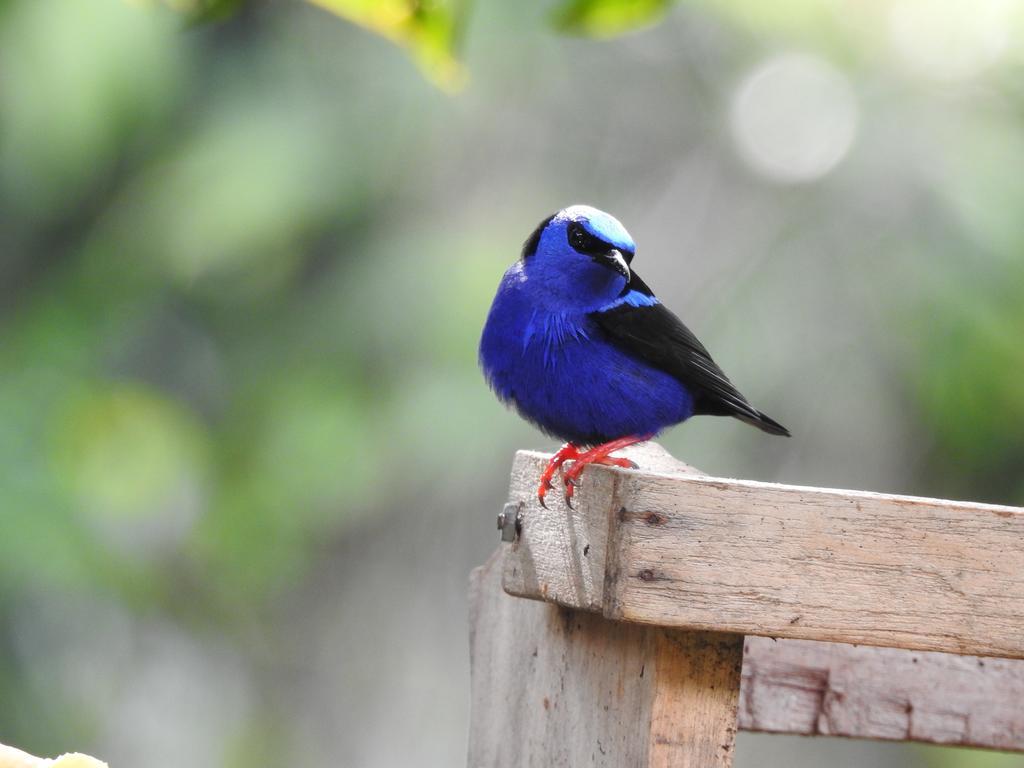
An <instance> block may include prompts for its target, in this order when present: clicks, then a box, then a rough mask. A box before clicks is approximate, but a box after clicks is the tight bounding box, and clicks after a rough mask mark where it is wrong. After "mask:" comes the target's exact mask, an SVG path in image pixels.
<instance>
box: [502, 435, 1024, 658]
mask: <svg viewBox="0 0 1024 768" xmlns="http://www.w3.org/2000/svg"><path fill="white" fill-rule="evenodd" d="M545 460H546V457H545V456H543V455H542V454H536V453H526V452H522V453H520V454H518V455H517V457H516V462H515V466H516V469H515V471H514V472H513V482H512V488H511V499H512V500H513V501H520V502H522V503H523V505H524V519H523V533H522V537H521V538H520V540H519V541H517V542H516V543H515V544H513V545H512V546H511V548H510V549H509V551H508V560H507V562H506V566H505V567H506V579H505V586H506V589H507V590H508V591H509V592H510V593H512V594H517V595H521V596H525V597H532V598H537V599H546V600H549V601H552V602H557V603H559V604H562V605H566V606H570V607H576V608H583V609H586V610H597V611H600V612H602V613H603V614H604V615H605V616H606V617H610V618H615V619H621V620H626V621H632V622H640V623H648V624H657V625H659V626H673V627H685V628H689V629H701V630H707V631H721V632H732V633H740V634H746V635H762V636H770V637H786V638H794V639H810V640H822V641H829V642H841V643H859V644H865V645H879V646H890V647H899V648H905V649H911V650H919V651H922V650H923V651H944V652H952V653H959V654H970V655H979V656H1003V657H1009V658H1021V657H1024V511H1022V510H1021V509H1018V508H1014V507H1002V506H996V505H986V504H971V503H962V502H950V501H939V500H932V499H919V498H913V497H906V496H892V495H886V494H875V493H865V492H857V491H837V490H828V489H817V488H802V487H795V486H784V485H775V484H771V483H758V482H752V481H743V480H722V479H717V478H709V477H703V476H699V475H687V474H685V473H684V470H682V469H679V468H678V466H676V468H675V469H672V466H671V465H670V467H669V471H665V470H664V469H663V468H662V469H659V468H658V467H657V466H654V467H652V466H650V465H648V464H645V463H644V462H643V461H640V462H638V463H640V464H641V467H643V469H642V470H639V471H629V470H615V469H610V468H605V467H588V468H587V471H586V473H585V474H584V476H583V485H582V487H581V488H580V489H579V490H578V495H579V502H578V505H577V506H578V509H579V510H580V511H577V512H568V511H567V510H566V508H565V506H564V504H562V502H561V500H559V499H555V500H554V501H555V503H554V504H553V505H552V506H553V509H552V510H550V511H547V510H544V509H543V508H541V507H540V506H539V505H538V504H537V502H536V499H535V497H534V493H535V490H536V478H537V477H538V475H539V472H540V471H541V468H542V466H543V464H544V461H545ZM666 461H667V460H666ZM652 470H653V471H652ZM688 471H690V472H692V471H693V470H688ZM554 495H555V494H552V496H554ZM584 511H585V512H584ZM588 545H590V546H589V549H588ZM553 553H554V554H553ZM567 563H568V564H569V565H568V566H567ZM574 563H575V565H574ZM574 568H575V570H574ZM599 573H603V575H604V580H603V584H601V586H600V587H598V578H597V574H599Z"/></svg>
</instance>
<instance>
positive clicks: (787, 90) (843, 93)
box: [731, 53, 857, 183]
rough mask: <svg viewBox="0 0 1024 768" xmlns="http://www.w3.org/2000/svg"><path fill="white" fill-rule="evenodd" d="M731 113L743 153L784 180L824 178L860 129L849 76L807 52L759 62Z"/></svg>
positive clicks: (754, 164)
mask: <svg viewBox="0 0 1024 768" xmlns="http://www.w3.org/2000/svg"><path fill="white" fill-rule="evenodd" d="M731 117H732V119H731V128H732V134H733V138H734V139H735V141H736V146H737V148H738V149H739V152H740V154H741V155H742V156H743V158H744V159H745V160H746V161H747V162H748V163H749V164H750V165H751V167H753V168H754V169H755V170H756V171H757V172H759V173H761V174H762V175H764V176H766V177H768V178H770V179H773V180H775V181H779V182H790V183H792V182H806V181H813V180H814V179H818V178H821V177H822V176H824V175H825V174H826V173H828V172H829V171H831V170H832V169H833V168H834V167H835V166H836V165H837V164H838V163H839V161H840V160H842V159H843V157H845V155H846V153H847V152H849V150H850V147H851V145H852V144H853V140H854V137H855V135H856V133H857V104H856V101H855V100H854V97H853V92H852V89H851V88H850V85H849V83H848V81H847V80H846V78H845V77H844V76H843V75H842V74H840V73H839V72H837V71H836V70H835V69H834V68H833V67H831V66H829V65H828V64H827V63H825V62H824V61H822V60H821V59H818V58H816V57H812V56H808V55H803V54H795V53H789V54H783V55H781V56H778V57H775V58H772V59H769V60H768V61H766V62H763V63H762V64H760V65H759V66H758V67H756V68H755V69H754V71H753V72H751V73H750V74H749V75H748V76H747V77H746V78H745V79H744V80H743V82H742V83H741V84H740V86H739V88H738V89H737V92H736V96H735V99H734V101H733V108H732V116H731Z"/></svg>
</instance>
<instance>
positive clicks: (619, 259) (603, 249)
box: [521, 205, 636, 311]
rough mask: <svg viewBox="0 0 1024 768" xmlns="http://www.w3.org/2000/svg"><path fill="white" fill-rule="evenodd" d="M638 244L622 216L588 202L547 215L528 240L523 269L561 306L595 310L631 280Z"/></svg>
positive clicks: (539, 294) (538, 291)
mask: <svg viewBox="0 0 1024 768" xmlns="http://www.w3.org/2000/svg"><path fill="white" fill-rule="evenodd" d="M635 251H636V245H635V244H634V243H633V238H631V237H630V236H629V233H628V232H627V231H626V228H625V227H623V226H622V224H620V223H619V221H618V219H616V218H615V217H614V216H610V215H608V214H607V213H605V212H604V211H599V210H598V209H597V208H591V207H590V206H589V205H573V206H570V207H569V208H563V209H562V210H560V211H559V212H558V213H556V214H554V215H553V216H549V217H548V218H547V219H545V220H544V221H542V222H541V223H540V225H539V226H538V227H537V229H536V230H534V232H533V234H532V235H530V238H529V239H528V240H527V241H526V243H525V244H524V246H523V257H522V266H521V269H522V274H523V276H524V277H525V278H526V280H527V281H529V282H530V283H531V289H532V290H533V291H534V292H535V294H534V295H535V296H537V298H542V297H543V298H546V299H548V300H549V301H550V303H551V304H552V306H557V307H558V308H561V309H580V310H585V311H589V310H593V309H597V308H598V307H602V306H605V305H606V304H607V303H608V302H609V301H613V300H614V299H615V298H616V297H617V296H618V295H619V294H620V293H621V292H622V289H623V288H624V287H625V286H626V284H627V283H628V282H629V277H630V271H629V264H630V262H631V261H632V260H633V253H634V252H635Z"/></svg>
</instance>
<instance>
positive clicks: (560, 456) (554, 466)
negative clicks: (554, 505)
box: [537, 443, 580, 509]
mask: <svg viewBox="0 0 1024 768" xmlns="http://www.w3.org/2000/svg"><path fill="white" fill-rule="evenodd" d="M579 455H580V449H579V448H577V447H576V446H575V445H573V444H572V443H566V444H565V445H563V446H562V447H561V448H559V449H558V452H557V453H556V454H555V455H554V456H552V457H551V461H549V462H548V465H547V466H546V467H545V468H544V472H543V474H541V476H540V485H539V486H537V501H539V502H540V505H541V506H542V507H544V509H547V508H548V505H547V504H545V503H544V497H545V496H546V495H547V493H548V491H550V490H551V489H552V488H554V487H555V486H554V485H553V484H552V483H551V478H553V477H554V476H555V472H557V471H558V470H559V469H561V468H562V465H563V464H564V463H565V462H567V461H569V460H570V459H575V458H577V457H578V456H579Z"/></svg>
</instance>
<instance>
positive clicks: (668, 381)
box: [480, 270, 693, 445]
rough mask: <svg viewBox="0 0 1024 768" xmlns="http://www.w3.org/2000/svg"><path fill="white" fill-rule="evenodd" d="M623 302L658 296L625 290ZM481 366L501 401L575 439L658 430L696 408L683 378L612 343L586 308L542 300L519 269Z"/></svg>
mask: <svg viewBox="0 0 1024 768" xmlns="http://www.w3.org/2000/svg"><path fill="white" fill-rule="evenodd" d="M621 301H624V302H628V303H632V302H634V301H636V302H647V301H655V300H654V299H652V297H648V296H643V295H642V294H637V295H636V296H632V295H631V294H626V296H624V297H622V299H621ZM480 364H481V366H482V367H483V369H484V374H485V375H486V377H487V380H488V382H489V383H490V385H491V387H492V388H493V389H494V391H495V393H496V394H497V395H498V396H499V397H500V398H501V399H502V400H504V401H506V402H509V403H511V404H512V405H514V406H515V408H516V410H518V411H519V413H520V414H521V415H522V416H523V417H524V418H526V419H528V420H529V421H531V422H533V423H534V424H536V425H537V426H538V427H540V428H541V429H542V430H543V431H545V432H547V433H548V434H551V435H553V436H556V437H558V438H561V439H563V440H567V441H570V442H573V443H577V444H585V445H593V444H597V443H602V442H606V441H608V440H613V439H615V438H618V437H624V436H626V435H643V434H655V433H657V432H660V431H661V430H662V429H664V428H665V427H667V426H670V425H672V424H677V423H679V422H680V421H683V420H685V419H687V418H688V417H689V416H690V415H692V413H693V400H692V398H691V396H690V393H689V392H688V391H687V390H686V388H685V387H684V386H683V384H682V383H681V382H679V381H678V380H677V379H675V378H674V377H673V376H671V375H669V374H667V373H665V372H664V371H661V370H659V369H657V368H653V367H651V366H650V365H648V364H646V363H645V362H643V361H641V360H639V359H638V358H635V357H633V356H631V355H629V354H627V353H625V352H623V351H621V350H620V349H619V348H617V347H616V346H614V345H613V344H612V343H611V342H610V341H608V340H607V338H606V337H605V336H604V333H603V332H602V331H601V330H600V328H598V327H597V326H596V324H595V323H593V321H591V320H590V319H589V318H588V317H587V315H586V314H585V313H581V312H572V311H567V312H557V311H552V310H550V309H545V308H543V307H540V306H538V305H537V304H536V303H535V302H533V301H531V300H530V296H529V291H528V290H524V283H523V281H522V279H521V275H517V274H515V273H514V271H513V270H510V272H509V273H508V274H506V276H505V279H504V280H503V281H502V283H501V286H499V289H498V295H497V296H496V297H495V300H494V304H493V305H492V306H491V312H490V315H489V316H488V318H487V324H486V325H485V326H484V332H483V337H482V339H481V341H480Z"/></svg>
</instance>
